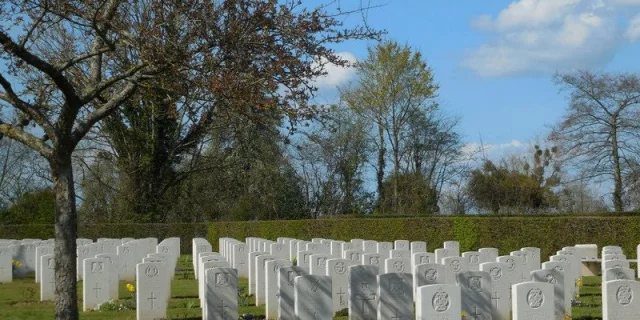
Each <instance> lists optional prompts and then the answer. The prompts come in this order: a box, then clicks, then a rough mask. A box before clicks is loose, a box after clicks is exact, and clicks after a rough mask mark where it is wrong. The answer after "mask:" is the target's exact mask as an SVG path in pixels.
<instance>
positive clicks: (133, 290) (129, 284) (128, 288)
mask: <svg viewBox="0 0 640 320" xmlns="http://www.w3.org/2000/svg"><path fill="white" fill-rule="evenodd" d="M127 290H129V292H135V291H136V287H135V286H134V285H132V284H131V283H127Z"/></svg>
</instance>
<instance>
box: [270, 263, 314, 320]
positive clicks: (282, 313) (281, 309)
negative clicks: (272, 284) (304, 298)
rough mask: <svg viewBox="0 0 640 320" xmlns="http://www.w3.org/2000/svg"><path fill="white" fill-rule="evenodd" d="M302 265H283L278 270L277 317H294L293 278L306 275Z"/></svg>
mask: <svg viewBox="0 0 640 320" xmlns="http://www.w3.org/2000/svg"><path fill="white" fill-rule="evenodd" d="M308 274H309V273H308V271H306V270H305V269H304V268H302V267H295V266H292V267H284V268H280V270H279V271H278V295H279V297H278V319H295V308H294V300H295V295H294V286H293V285H294V279H295V278H296V277H297V276H302V275H308Z"/></svg>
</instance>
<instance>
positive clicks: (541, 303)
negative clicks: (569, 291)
mask: <svg viewBox="0 0 640 320" xmlns="http://www.w3.org/2000/svg"><path fill="white" fill-rule="evenodd" d="M512 291H513V299H512V302H511V309H512V317H513V320H531V319H540V320H542V319H554V293H553V285H552V284H549V283H543V282H522V283H519V284H516V285H513V288H512Z"/></svg>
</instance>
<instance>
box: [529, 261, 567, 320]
mask: <svg viewBox="0 0 640 320" xmlns="http://www.w3.org/2000/svg"><path fill="white" fill-rule="evenodd" d="M531 280H532V281H535V282H545V283H549V284H551V285H553V293H554V298H553V299H554V313H555V319H556V320H564V319H565V315H567V307H569V308H571V301H569V303H568V304H567V303H566V302H565V300H564V299H565V294H564V272H563V271H559V270H555V269H540V270H534V271H531Z"/></svg>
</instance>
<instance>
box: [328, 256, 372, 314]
mask: <svg viewBox="0 0 640 320" xmlns="http://www.w3.org/2000/svg"><path fill="white" fill-rule="evenodd" d="M366 255H367V254H365V255H364V256H366ZM376 255H377V253H376ZM352 265H353V263H352V262H351V261H350V260H346V259H329V260H327V263H326V270H325V272H326V275H327V276H329V277H331V297H332V300H333V303H332V305H333V312H334V313H335V312H338V311H340V310H342V309H346V308H347V307H348V301H349V299H348V295H349V272H348V271H349V267H350V266H352Z"/></svg>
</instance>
